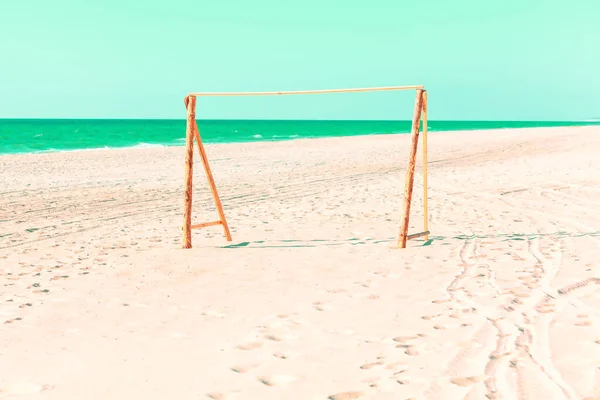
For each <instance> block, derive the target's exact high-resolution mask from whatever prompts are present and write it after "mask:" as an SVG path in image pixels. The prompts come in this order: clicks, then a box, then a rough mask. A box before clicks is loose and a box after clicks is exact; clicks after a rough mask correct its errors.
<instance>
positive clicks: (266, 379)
mask: <svg viewBox="0 0 600 400" xmlns="http://www.w3.org/2000/svg"><path fill="white" fill-rule="evenodd" d="M258 380H259V381H260V382H262V383H263V384H265V385H267V386H283V385H287V384H289V383H292V382H294V381H296V380H297V378H296V377H293V376H291V375H283V374H281V375H272V376H261V377H259V378H258Z"/></svg>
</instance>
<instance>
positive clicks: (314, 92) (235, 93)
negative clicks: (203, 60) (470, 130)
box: [190, 85, 424, 97]
mask: <svg viewBox="0 0 600 400" xmlns="http://www.w3.org/2000/svg"><path fill="white" fill-rule="evenodd" d="M423 88H424V86H423V85H415V86H387V87H374V88H356V89H325V90H296V91H287V92H196V93H190V96H198V97H207V96H212V97H214V96H285V95H293V94H327V93H355V92H383V91H391V90H415V89H423Z"/></svg>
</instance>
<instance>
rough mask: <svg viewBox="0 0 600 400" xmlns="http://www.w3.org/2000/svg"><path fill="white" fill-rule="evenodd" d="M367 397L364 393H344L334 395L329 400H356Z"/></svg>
mask: <svg viewBox="0 0 600 400" xmlns="http://www.w3.org/2000/svg"><path fill="white" fill-rule="evenodd" d="M363 396H365V393H364V392H343V393H336V394H332V395H331V396H329V397H328V399H329V400H354V399H360V398H361V397H363Z"/></svg>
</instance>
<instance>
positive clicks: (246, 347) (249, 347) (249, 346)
mask: <svg viewBox="0 0 600 400" xmlns="http://www.w3.org/2000/svg"><path fill="white" fill-rule="evenodd" d="M262 346H263V344H262V343H261V342H248V343H243V344H240V345H238V346H236V348H237V349H239V350H244V351H250V350H256V349H260V348H261V347H262Z"/></svg>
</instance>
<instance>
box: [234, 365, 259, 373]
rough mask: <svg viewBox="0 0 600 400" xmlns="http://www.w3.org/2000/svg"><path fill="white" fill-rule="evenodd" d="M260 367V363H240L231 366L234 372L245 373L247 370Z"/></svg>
mask: <svg viewBox="0 0 600 400" xmlns="http://www.w3.org/2000/svg"><path fill="white" fill-rule="evenodd" d="M256 367H258V364H240V365H235V366H233V367H231V370H232V371H233V372H237V373H238V374H245V373H246V372H248V371H250V370H253V369H255V368H256Z"/></svg>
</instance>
